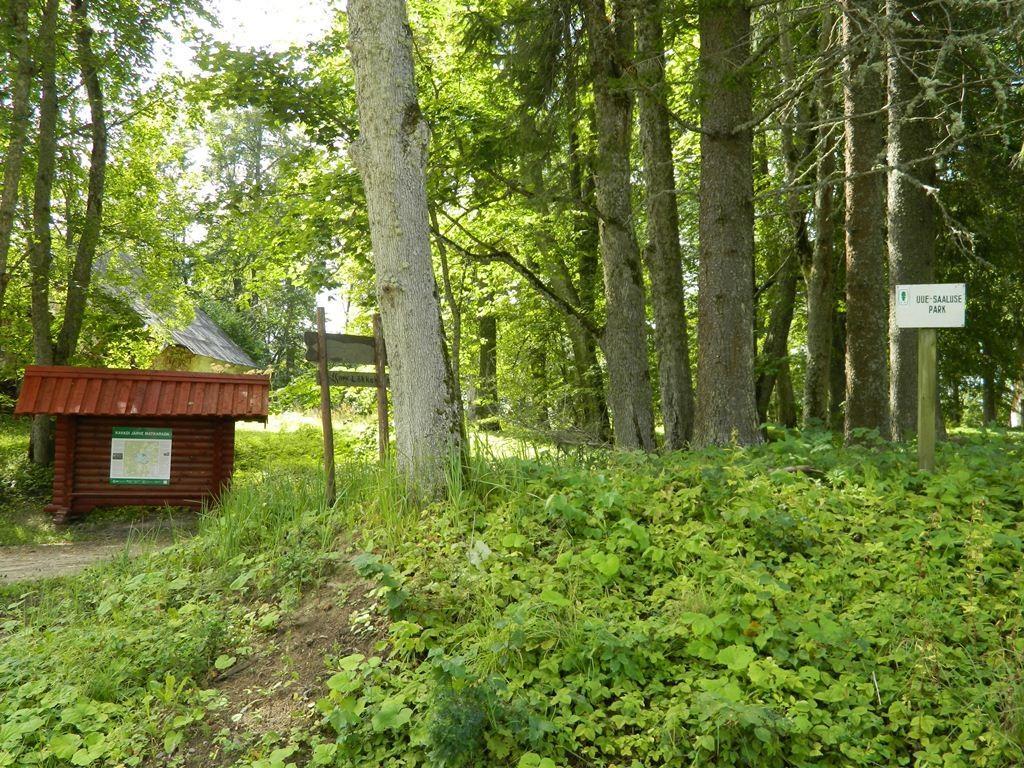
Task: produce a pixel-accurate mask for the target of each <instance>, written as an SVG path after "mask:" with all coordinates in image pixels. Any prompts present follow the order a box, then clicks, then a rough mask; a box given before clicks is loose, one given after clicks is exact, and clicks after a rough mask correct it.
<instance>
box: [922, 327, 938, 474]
mask: <svg viewBox="0 0 1024 768" xmlns="http://www.w3.org/2000/svg"><path fill="white" fill-rule="evenodd" d="M937 369H938V351H937V344H936V331H935V329H934V328H919V329H918V331H917V466H918V468H919V469H920V470H921V471H922V472H934V471H935V421H936V404H937V402H938V399H937V398H938V371H937Z"/></svg>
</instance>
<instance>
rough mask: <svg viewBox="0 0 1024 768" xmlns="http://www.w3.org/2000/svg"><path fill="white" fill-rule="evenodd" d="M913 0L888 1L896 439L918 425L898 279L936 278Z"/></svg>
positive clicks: (911, 342)
mask: <svg viewBox="0 0 1024 768" xmlns="http://www.w3.org/2000/svg"><path fill="white" fill-rule="evenodd" d="M920 5H921V4H920V3H919V2H910V3H908V2H904V1H903V0H888V3H887V13H888V17H889V23H890V28H891V29H892V30H893V34H892V35H891V37H892V39H893V42H891V43H890V50H889V66H888V74H889V110H888V113H889V149H888V152H889V169H890V170H889V208H888V224H889V227H888V232H889V296H890V315H889V376H890V379H889V381H890V388H889V406H890V413H891V419H892V437H893V439H894V440H906V439H908V438H909V437H910V436H911V435H913V434H914V433H915V432H916V431H917V332H916V331H914V330H913V329H910V328H897V327H896V314H895V311H896V310H895V302H892V301H891V297H892V296H894V295H895V290H896V286H897V285H899V284H903V283H930V282H934V279H935V246H936V239H937V235H938V232H937V226H936V216H935V204H934V201H933V200H932V199H931V197H930V196H929V194H928V192H927V190H926V188H934V187H935V184H936V172H935V161H934V160H931V159H930V158H929V157H928V156H929V154H930V153H931V151H932V145H933V144H934V142H935V137H934V121H933V119H932V117H931V116H930V115H929V114H928V104H927V103H926V102H925V99H924V95H925V94H924V91H923V89H922V88H921V85H920V84H919V80H918V78H919V77H927V76H928V75H929V74H930V71H931V67H930V65H929V63H928V62H927V60H926V59H925V56H926V51H925V50H924V48H925V46H926V44H925V43H922V42H918V41H915V40H913V38H914V37H915V36H916V35H920V34H921V31H920V23H921V22H920V20H919V19H916V18H915V17H916V16H917V15H919V14H920V13H921V12H922V9H920V8H918V6H920Z"/></svg>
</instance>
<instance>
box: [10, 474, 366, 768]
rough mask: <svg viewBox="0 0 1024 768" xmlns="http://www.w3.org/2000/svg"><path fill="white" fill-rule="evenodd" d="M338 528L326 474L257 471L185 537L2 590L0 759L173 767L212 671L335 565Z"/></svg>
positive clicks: (208, 694)
mask: <svg viewBox="0 0 1024 768" xmlns="http://www.w3.org/2000/svg"><path fill="white" fill-rule="evenodd" d="M364 474H365V473H362V472H361V471H360V470H358V469H357V468H353V469H351V470H350V471H349V472H347V474H346V477H347V478H348V480H349V482H350V483H354V482H357V481H358V480H359V479H360V478H362V477H363V475H364ZM343 487H344V486H343ZM341 525H342V519H341V518H340V517H339V515H338V513H337V512H336V511H334V510H328V509H327V508H326V507H325V505H324V504H323V489H322V483H321V482H320V480H319V476H318V473H316V472H314V471H310V470H309V469H308V468H307V469H306V470H305V471H304V472H296V473H293V474H289V475H283V476H282V475H280V474H274V475H266V474H265V475H264V476H262V477H258V478H257V477H255V476H252V477H250V478H249V479H248V480H247V481H245V482H242V483H239V484H238V486H237V487H236V489H235V490H234V491H232V492H231V493H230V494H229V495H228V496H227V497H226V498H225V500H224V503H223V504H222V505H221V507H220V508H218V509H217V510H215V511H213V512H212V513H211V514H208V515H205V516H204V517H203V518H202V519H201V520H200V523H199V530H198V532H197V535H196V537H195V538H194V539H191V540H190V541H188V542H185V543H183V544H179V545H178V546H177V547H174V548H172V549H169V550H167V551H165V552H161V553H159V554H153V555H147V556H142V557H138V558H134V559H131V558H128V557H122V558H120V559H118V560H115V561H113V562H110V563H107V564H105V565H103V566H101V567H98V568H93V569H90V570H89V571H86V572H85V573H83V574H81V575H78V576H75V577H72V578H67V579H59V580H53V581H48V582H39V583H34V584H19V585H13V586H10V587H7V588H0V692H2V695H0V766H30V765H40V766H67V765H97V766H120V765H142V764H149V765H170V764H174V763H175V762H176V761H177V759H178V754H177V753H178V751H179V750H178V748H179V746H180V745H181V744H182V742H183V741H184V740H185V739H186V737H187V736H188V733H189V731H190V729H193V728H194V726H195V725H196V724H198V723H200V722H201V721H203V720H204V719H205V718H206V717H207V715H208V710H209V708H211V707H214V706H215V705H216V704H217V702H216V699H217V693H216V691H214V690H212V689H211V688H210V682H211V679H212V676H214V675H216V674H217V672H218V671H223V670H226V669H228V668H229V667H231V666H232V665H233V664H235V663H236V662H240V660H242V659H244V658H245V657H246V655H247V654H249V653H250V652H251V649H252V647H253V644H254V640H255V639H258V635H259V633H261V632H270V631H273V629H274V628H275V626H276V623H277V622H278V620H279V619H280V617H281V616H282V614H283V613H284V612H287V611H288V610H289V608H291V607H293V606H295V605H296V604H297V602H298V597H299V595H300V593H301V591H302V590H303V589H304V588H305V587H306V586H307V585H311V584H313V583H315V582H317V581H318V580H319V579H320V578H322V577H323V575H324V574H326V573H327V572H329V570H330V569H331V567H332V565H333V563H334V561H335V559H336V558H337V551H338V539H339V536H340V535H341V533H342V529H341ZM144 761H145V762H144Z"/></svg>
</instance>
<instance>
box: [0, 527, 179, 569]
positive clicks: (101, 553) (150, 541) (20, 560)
mask: <svg viewBox="0 0 1024 768" xmlns="http://www.w3.org/2000/svg"><path fill="white" fill-rule="evenodd" d="M37 515H38V516H43V515H45V513H44V512H42V510H41V509H34V510H32V511H30V512H27V513H26V514H24V515H23V516H22V517H21V518H20V525H22V526H30V527H32V528H35V529H36V530H47V529H48V527H49V526H48V522H49V521H47V520H36V519H35V517H36V516H37ZM197 520H198V515H197V513H195V512H192V511H188V510H162V511H156V510H148V511H140V510H122V511H120V514H119V515H118V516H116V517H112V516H110V515H105V516H102V517H99V518H98V519H88V520H83V521H80V522H77V523H71V524H69V525H67V526H63V527H61V528H56V529H55V530H54V531H53V534H52V536H53V537H54V538H59V539H61V540H58V541H54V542H52V543H47V544H21V545H13V546H11V545H8V546H0V584H3V583H8V582H15V581H22V580H26V579H45V578H53V577H55V576H67V575H69V574H73V573H78V572H79V571H81V570H83V569H85V568H87V567H89V566H90V565H94V564H95V563H98V562H103V561H105V560H111V559H113V558H115V557H118V556H128V557H133V556H135V555H138V554H141V553H142V552H150V551H153V550H159V549H162V548H164V547H168V546H171V545H172V544H174V543H175V542H177V541H179V540H180V539H181V538H182V537H183V536H188V535H191V534H192V533H193V532H194V531H195V528H196V523H197Z"/></svg>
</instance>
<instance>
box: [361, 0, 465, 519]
mask: <svg viewBox="0 0 1024 768" xmlns="http://www.w3.org/2000/svg"><path fill="white" fill-rule="evenodd" d="M348 20H349V31H350V39H349V45H350V48H351V53H352V68H353V70H354V72H355V84H356V106H357V111H358V116H359V125H360V138H359V139H358V141H357V142H356V143H355V144H354V145H353V147H352V150H353V159H354V160H355V161H356V164H357V166H358V168H359V171H360V174H361V176H362V179H363V186H364V188H365V190H366V202H367V209H368V212H369V220H370V237H371V242H372V246H373V257H374V266H375V268H376V283H377V299H378V301H379V303H380V310H381V320H382V321H383V325H384V335H385V338H386V339H387V342H388V362H389V365H390V378H391V388H392V395H393V398H394V409H395V438H396V446H397V462H398V467H399V470H400V471H401V472H402V473H403V474H404V476H405V478H406V481H407V483H408V485H409V487H410V489H411V490H412V491H413V492H414V493H415V494H416V495H417V496H418V497H420V498H422V499H430V498H438V497H441V496H442V495H443V494H444V491H445V487H446V478H447V473H448V471H449V469H450V468H451V467H452V465H453V462H456V461H460V460H461V458H462V452H463V444H464V441H463V435H462V404H461V401H460V398H459V393H458V392H457V391H456V389H455V386H454V382H453V379H452V370H451V363H450V361H449V360H448V355H447V350H446V347H445V341H444V331H443V328H442V325H441V306H440V301H439V299H438V294H437V282H436V280H435V278H434V272H433V264H432V260H431V252H430V225H429V215H428V211H427V191H426V175H425V170H426V163H427V150H428V145H429V140H430V138H429V130H428V128H427V124H426V122H425V121H424V119H423V115H422V113H421V112H420V107H419V100H418V97H417V94H416V80H415V76H414V72H413V56H412V33H411V31H410V28H409V22H408V17H407V14H406V5H405V2H404V0H350V2H349V4H348Z"/></svg>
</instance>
